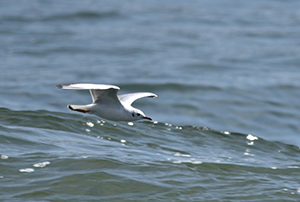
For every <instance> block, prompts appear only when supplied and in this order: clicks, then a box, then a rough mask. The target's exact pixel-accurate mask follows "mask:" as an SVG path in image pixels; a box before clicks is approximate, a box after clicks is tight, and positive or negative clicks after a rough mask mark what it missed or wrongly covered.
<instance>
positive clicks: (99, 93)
mask: <svg viewBox="0 0 300 202" xmlns="http://www.w3.org/2000/svg"><path fill="white" fill-rule="evenodd" d="M56 87H58V88H62V89H72V90H90V93H91V96H92V98H93V103H103V104H105V103H113V102H115V103H118V104H121V103H120V101H119V98H118V96H117V94H118V91H119V90H120V88H119V87H118V86H114V85H105V84H90V83H74V84H63V85H57V86H56Z"/></svg>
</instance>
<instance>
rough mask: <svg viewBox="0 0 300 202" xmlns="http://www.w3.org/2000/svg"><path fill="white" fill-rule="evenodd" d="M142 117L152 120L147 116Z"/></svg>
mask: <svg viewBox="0 0 300 202" xmlns="http://www.w3.org/2000/svg"><path fill="white" fill-rule="evenodd" d="M144 119H148V120H150V121H152V119H151V118H150V117H149V116H144Z"/></svg>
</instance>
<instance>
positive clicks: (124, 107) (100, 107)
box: [56, 83, 157, 121]
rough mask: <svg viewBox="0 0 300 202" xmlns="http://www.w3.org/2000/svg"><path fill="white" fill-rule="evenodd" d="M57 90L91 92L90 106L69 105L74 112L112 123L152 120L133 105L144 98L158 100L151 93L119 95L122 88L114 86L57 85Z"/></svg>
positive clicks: (87, 84)
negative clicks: (97, 117)
mask: <svg viewBox="0 0 300 202" xmlns="http://www.w3.org/2000/svg"><path fill="white" fill-rule="evenodd" d="M56 87H57V88H61V89H71V90H89V91H90V93H91V96H92V99H93V103H92V104H88V105H68V108H69V109H70V110H72V111H77V112H82V113H89V114H95V115H97V116H99V117H102V118H105V119H108V120H112V121H136V120H141V119H147V120H152V119H151V118H150V117H148V116H146V115H145V114H144V112H142V111H141V110H140V109H137V108H134V107H132V106H131V104H132V103H133V102H134V101H136V100H137V99H140V98H143V97H150V98H157V95H156V94H154V93H149V92H140V93H129V94H123V95H118V91H119V90H120V88H119V87H118V86H114V85H105V84H89V83H75V84H62V85H57V86H56Z"/></svg>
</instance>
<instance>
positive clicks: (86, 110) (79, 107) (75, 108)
mask: <svg viewBox="0 0 300 202" xmlns="http://www.w3.org/2000/svg"><path fill="white" fill-rule="evenodd" d="M68 108H69V109H70V110H72V111H77V112H82V113H89V112H90V107H89V106H88V105H68Z"/></svg>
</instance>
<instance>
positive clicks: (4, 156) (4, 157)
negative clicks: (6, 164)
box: [0, 154, 8, 159]
mask: <svg viewBox="0 0 300 202" xmlns="http://www.w3.org/2000/svg"><path fill="white" fill-rule="evenodd" d="M0 158H1V159H8V156H6V155H3V154H2V155H1V156H0Z"/></svg>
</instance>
